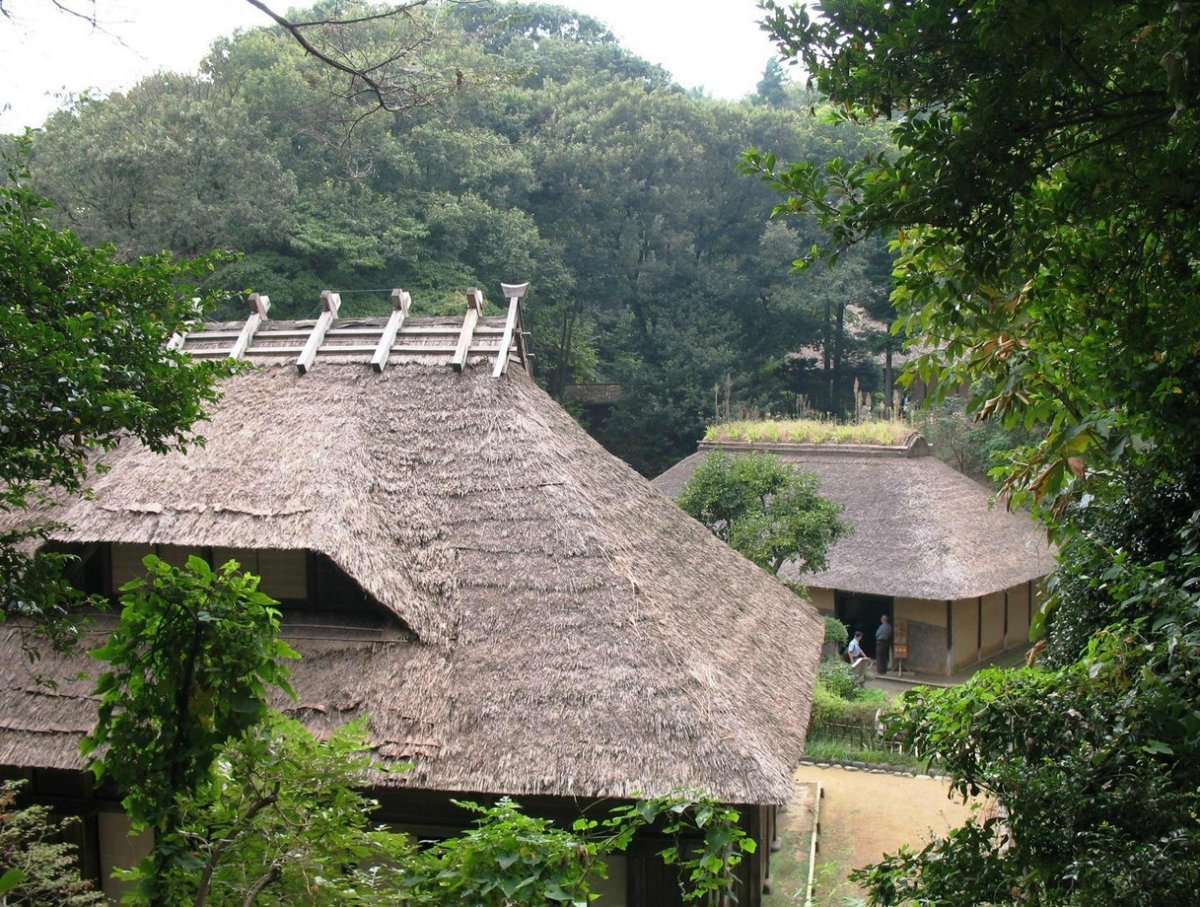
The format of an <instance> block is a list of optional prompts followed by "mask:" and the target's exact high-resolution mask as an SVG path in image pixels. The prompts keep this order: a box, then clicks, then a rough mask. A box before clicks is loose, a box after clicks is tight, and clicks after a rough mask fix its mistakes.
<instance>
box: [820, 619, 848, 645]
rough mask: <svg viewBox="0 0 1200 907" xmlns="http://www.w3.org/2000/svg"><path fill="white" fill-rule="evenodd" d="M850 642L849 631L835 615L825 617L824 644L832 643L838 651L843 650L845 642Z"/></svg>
mask: <svg viewBox="0 0 1200 907" xmlns="http://www.w3.org/2000/svg"><path fill="white" fill-rule="evenodd" d="M849 642H850V631H849V630H847V629H846V625H845V624H844V623H842V622H841V621H840V620H838V619H837V618H836V617H827V618H825V644H826V645H829V644H830V643H832V644H833V645H835V646H836V647H837V650H838V652H839V653H841V652H843V651H845V649H846V644H847V643H849Z"/></svg>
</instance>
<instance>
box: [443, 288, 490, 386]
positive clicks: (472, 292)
mask: <svg viewBox="0 0 1200 907" xmlns="http://www.w3.org/2000/svg"><path fill="white" fill-rule="evenodd" d="M482 314H483V292H482V291H481V290H477V289H475V288H474V287H472V288H471V289H469V290H467V314H466V315H465V316H464V318H463V326H462V330H461V331H459V333H458V346H456V347H455V348H454V358H452V359H451V360H450V364H451V365H452V366H454V370H455V371H456V372H461V371H462V370H463V369H464V368H465V367H466V364H467V353H468V352H470V349H471V336H472V335H473V334H474V333H475V325H477V324H479V316H480V315H482Z"/></svg>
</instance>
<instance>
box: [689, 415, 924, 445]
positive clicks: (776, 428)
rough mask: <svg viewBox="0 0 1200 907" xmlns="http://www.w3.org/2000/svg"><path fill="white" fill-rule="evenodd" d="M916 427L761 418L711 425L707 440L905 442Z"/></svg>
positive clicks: (853, 442) (888, 443)
mask: <svg viewBox="0 0 1200 907" xmlns="http://www.w3.org/2000/svg"><path fill="white" fill-rule="evenodd" d="M912 432H913V428H912V426H911V425H909V424H908V423H907V422H897V421H890V422H885V421H883V420H872V421H869V422H848V423H844V424H843V423H839V422H830V421H823V420H820V419H785V420H776V419H761V420H756V421H747V420H743V421H734V422H722V423H720V424H718V425H710V426H709V427H708V429H707V430H706V431H705V433H704V440H705V441H743V442H746V443H776V442H780V441H785V442H789V443H793V444H886V445H899V444H903V443H904V442H905V440H906V439H907V438H908V436H909V435H910V434H912Z"/></svg>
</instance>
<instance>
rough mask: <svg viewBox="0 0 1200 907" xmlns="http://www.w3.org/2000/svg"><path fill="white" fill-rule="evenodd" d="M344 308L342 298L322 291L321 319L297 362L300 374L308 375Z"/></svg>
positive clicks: (318, 320)
mask: <svg viewBox="0 0 1200 907" xmlns="http://www.w3.org/2000/svg"><path fill="white" fill-rule="evenodd" d="M341 306H342V297H341V296H339V295H338V294H337V293H334V292H331V291H330V290H322V291H321V308H322V309H324V311H323V312H321V317H320V318H318V319H317V323H316V324H315V325H313V329H312V333H311V334H309V336H308V342H307V343H306V344H304V352H302V353H301V354H300V358H299V359H297V360H296V368H297V369H299V371H300V374H301V375H304V374H307V373H308V370H309V369H311V368H312V366H313V362H314V361H316V358H317V350H318V349H319V348H320V346H321V341H323V340H324V339H325V332H326V331H328V330H329V326H330V325H331V324H333V322H334V321H335V320H336V319H337V316H338V309H340V308H341Z"/></svg>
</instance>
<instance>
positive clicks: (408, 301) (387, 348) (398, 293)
mask: <svg viewBox="0 0 1200 907" xmlns="http://www.w3.org/2000/svg"><path fill="white" fill-rule="evenodd" d="M411 305H412V297H411V296H409V295H408V293H407V292H405V291H404V290H392V317H391V318H389V319H388V323H387V324H386V325H385V326H384V328H383V336H382V337H380V338H379V345H378V346H376V347H375V355H374V356H372V357H371V368H373V369H375V371H377V372H382V371H383V370H384V368H385V367H386V366H387V361H388V357H389V356H390V355H391V354H392V344H394V343H395V342H396V334H397V333H399V331H400V328H401V326H402V325H403V324H404V319H405V318H407V317H408V309H409V306H411Z"/></svg>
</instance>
